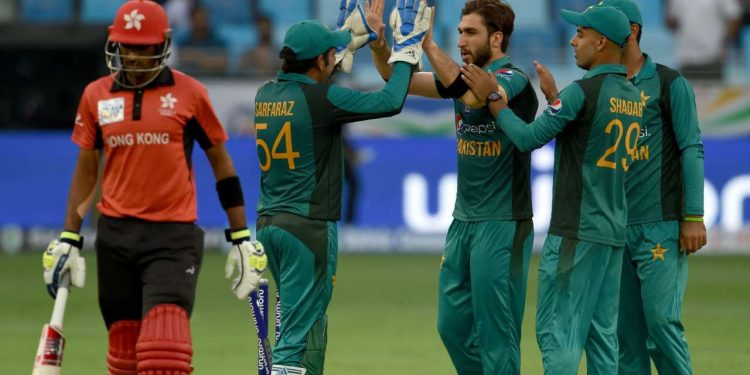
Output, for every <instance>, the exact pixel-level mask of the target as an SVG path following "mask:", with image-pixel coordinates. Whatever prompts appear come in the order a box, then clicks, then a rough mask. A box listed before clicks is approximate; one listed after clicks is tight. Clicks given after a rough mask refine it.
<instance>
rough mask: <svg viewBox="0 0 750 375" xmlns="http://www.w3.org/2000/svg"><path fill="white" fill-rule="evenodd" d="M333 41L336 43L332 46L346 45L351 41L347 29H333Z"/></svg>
mask: <svg viewBox="0 0 750 375" xmlns="http://www.w3.org/2000/svg"><path fill="white" fill-rule="evenodd" d="M333 41H334V43H336V44H335V45H334V46H333V47H338V46H347V45H349V43H350V42H351V41H352V34H351V33H350V32H349V30H342V31H334V32H333Z"/></svg>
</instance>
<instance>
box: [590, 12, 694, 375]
mask: <svg viewBox="0 0 750 375" xmlns="http://www.w3.org/2000/svg"><path fill="white" fill-rule="evenodd" d="M602 4H603V5H606V6H613V7H615V8H617V9H619V10H620V11H622V12H623V13H624V14H625V15H626V16H627V17H628V20H629V21H630V29H631V33H630V37H629V39H628V45H627V47H626V48H625V54H624V55H623V60H622V62H623V63H624V64H625V65H626V66H627V69H628V77H629V79H630V81H631V82H632V83H633V84H634V85H635V86H636V88H637V89H638V91H639V92H640V95H641V101H642V104H643V106H644V113H643V123H642V125H641V132H640V134H639V138H638V139H639V140H638V148H637V149H636V150H635V153H634V154H633V160H637V161H634V162H633V165H632V168H630V171H628V174H627V178H626V180H625V186H626V199H627V202H628V228H627V241H626V243H625V259H624V260H623V264H622V281H621V284H620V318H619V319H620V323H619V327H618V330H617V334H618V338H619V342H620V368H619V373H620V374H623V375H624V374H633V375H635V374H650V373H651V363H650V361H649V356H650V357H651V359H653V361H654V364H655V365H656V369H657V371H658V372H659V374H692V373H693V370H692V366H691V364H690V353H689V352H688V346H687V341H686V339H685V332H684V328H683V325H682V322H681V321H680V315H681V312H682V297H683V295H684V293H685V284H686V283H687V274H688V254H691V253H693V252H696V251H698V250H699V249H700V248H701V247H702V246H703V245H705V244H706V227H705V225H704V224H703V143H701V133H700V129H699V127H698V115H697V111H696V108H695V94H694V93H693V88H692V87H691V86H690V83H688V81H687V79H685V77H683V76H682V75H681V74H680V73H679V72H677V71H676V70H674V69H671V68H669V67H666V66H664V65H661V64H657V63H655V62H653V61H652V60H651V57H649V56H648V55H647V54H645V53H643V52H641V49H640V45H639V44H640V39H641V25H643V21H642V19H641V12H640V10H639V9H638V6H637V5H636V4H635V3H634V2H632V1H631V0H605V1H604V2H603V3H602Z"/></svg>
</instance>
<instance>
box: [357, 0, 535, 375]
mask: <svg viewBox="0 0 750 375" xmlns="http://www.w3.org/2000/svg"><path fill="white" fill-rule="evenodd" d="M514 18H515V13H514V12H513V9H512V8H511V7H510V6H509V5H508V4H507V3H506V2H504V1H498V0H484V1H467V2H466V4H465V5H464V8H463V9H462V11H461V21H460V23H459V25H458V32H459V39H458V48H459V50H460V51H461V56H462V59H463V62H464V63H466V64H471V63H473V64H475V65H477V66H480V67H481V68H482V69H483V70H485V71H487V72H491V73H492V74H493V76H494V77H495V81H496V82H495V89H496V90H497V88H498V87H502V89H503V92H505V93H507V95H506V96H505V97H503V98H502V99H501V100H503V101H504V102H505V103H506V104H507V105H508V106H509V107H510V108H511V110H512V111H513V112H514V113H516V114H517V115H518V116H519V117H521V118H522V119H524V120H525V121H529V122H530V121H532V120H533V119H534V116H535V114H536V111H537V107H538V105H539V103H538V101H537V98H536V94H535V92H534V89H533V87H532V86H531V84H530V83H529V79H528V77H527V76H526V74H525V73H524V72H522V71H521V70H519V69H518V68H516V67H515V66H514V65H513V64H512V63H511V60H510V57H509V56H508V55H507V52H508V43H509V42H510V38H511V35H512V33H513V22H514ZM375 29H378V27H375ZM381 34H382V33H381ZM373 44H375V46H373V47H371V48H372V50H373V51H374V54H373V56H374V58H375V63H376V67H377V68H378V70H379V71H380V72H381V74H382V75H383V78H384V79H388V78H389V77H390V74H391V73H390V69H389V66H388V65H387V63H386V62H387V61H388V56H389V52H388V49H387V48H385V39H384V38H382V37H381V38H379V40H378V41H376V42H373ZM378 44H380V45H378ZM424 49H425V52H426V54H427V56H428V58H429V59H430V62H431V64H432V66H433V67H434V68H435V70H436V74H433V73H429V72H425V73H416V74H415V75H414V78H413V79H412V83H411V86H410V87H409V92H410V93H412V94H417V95H420V96H426V97H432V98H453V103H454V109H455V118H456V138H457V147H456V151H457V153H458V192H457V197H456V205H455V209H454V211H453V222H452V224H451V226H450V228H449V229H448V234H447V237H446V244H445V249H444V252H443V260H442V262H441V267H440V276H439V287H438V332H439V334H440V338H441V339H442V341H443V344H444V345H445V348H446V349H447V351H448V354H449V355H450V357H451V360H452V362H453V365H454V366H455V368H456V371H457V372H458V373H459V374H518V373H519V372H520V371H521V355H520V353H521V352H520V341H521V323H522V319H523V311H524V307H525V302H526V277H527V274H528V268H529V260H530V255H531V247H532V244H533V235H534V228H533V223H532V221H531V217H532V209H531V188H530V185H531V184H530V169H531V165H530V164H531V157H530V153H529V152H521V151H519V150H518V148H516V147H515V146H514V145H513V143H512V142H511V139H510V138H509V137H508V136H507V135H505V134H504V133H503V132H501V131H500V129H499V127H498V126H497V124H496V122H495V117H494V116H493V115H492V113H490V111H489V109H488V107H487V106H486V105H485V100H484V98H482V100H481V101H479V100H477V99H476V97H474V95H472V94H471V92H470V91H468V86H467V85H466V83H465V82H464V81H463V80H462V79H460V78H459V73H460V66H459V65H458V64H456V63H455V62H454V61H453V60H452V59H451V58H450V57H449V56H448V55H447V54H445V52H443V51H442V50H440V48H439V47H438V45H437V44H436V43H435V42H434V41H433V39H432V32H430V33H429V34H428V35H427V37H426V39H425V43H424ZM467 93H468V95H467ZM470 104H471V105H470Z"/></svg>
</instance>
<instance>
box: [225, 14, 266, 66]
mask: <svg viewBox="0 0 750 375" xmlns="http://www.w3.org/2000/svg"><path fill="white" fill-rule="evenodd" d="M216 34H217V36H219V37H220V38H221V39H223V40H224V41H226V42H227V59H228V65H229V66H228V67H227V70H228V71H229V72H230V73H236V72H237V64H238V63H239V60H240V57H241V56H242V54H243V53H244V52H245V51H247V50H249V49H250V48H252V47H253V46H255V44H256V43H257V42H258V32H257V30H256V29H255V27H254V26H252V25H250V24H249V23H246V24H244V25H231V24H219V25H218V26H217V27H216Z"/></svg>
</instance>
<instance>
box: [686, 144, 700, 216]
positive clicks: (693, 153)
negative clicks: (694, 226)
mask: <svg viewBox="0 0 750 375" xmlns="http://www.w3.org/2000/svg"><path fill="white" fill-rule="evenodd" d="M681 162H682V178H683V182H684V184H685V215H695V216H703V179H704V173H705V172H704V159H703V145H702V144H696V145H693V146H690V147H688V148H686V149H684V150H682V156H681Z"/></svg>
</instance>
